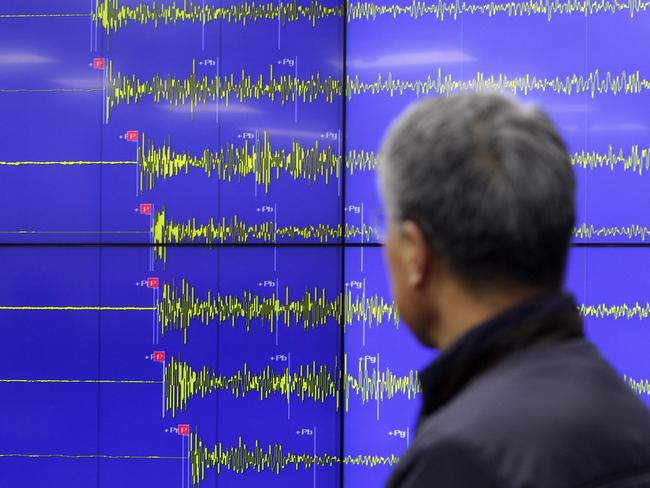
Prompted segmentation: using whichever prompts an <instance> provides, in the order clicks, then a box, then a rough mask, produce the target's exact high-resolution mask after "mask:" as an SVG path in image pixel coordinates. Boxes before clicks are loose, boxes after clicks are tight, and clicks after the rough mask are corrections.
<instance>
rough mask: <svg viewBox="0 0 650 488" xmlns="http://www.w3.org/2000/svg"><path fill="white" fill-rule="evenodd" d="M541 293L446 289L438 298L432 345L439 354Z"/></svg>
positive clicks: (456, 285) (518, 290)
mask: <svg viewBox="0 0 650 488" xmlns="http://www.w3.org/2000/svg"><path fill="white" fill-rule="evenodd" d="M543 291H544V290H540V289H538V288H520V289H517V290H512V291H508V292H485V293H482V294H480V295H479V294H477V293H471V292H468V291H467V290H466V289H465V288H463V287H462V286H460V285H459V284H457V283H454V284H450V285H449V286H446V287H445V288H444V290H442V292H441V293H440V294H439V295H438V297H437V299H438V300H439V301H438V303H439V304H440V308H439V311H440V312H439V316H438V324H437V327H435V328H434V329H433V332H432V334H434V335H435V337H432V339H433V341H432V342H433V343H434V344H435V345H436V348H437V349H439V350H441V351H442V350H445V349H447V348H448V347H449V346H450V345H451V344H453V343H454V342H455V341H456V340H457V339H459V338H460V337H462V336H463V335H465V334H466V333H467V332H469V331H471V330H472V329H475V328H476V327H478V326H480V325H481V324H483V323H484V322H487V321H488V320H490V319H491V318H493V317H496V316H497V315H499V314H501V313H503V312H505V311H506V310H508V309H509V308H512V307H514V306H515V305H517V304H519V303H521V302H524V301H526V300H528V299H530V298H532V297H534V296H536V295H539V294H541V293H543Z"/></svg>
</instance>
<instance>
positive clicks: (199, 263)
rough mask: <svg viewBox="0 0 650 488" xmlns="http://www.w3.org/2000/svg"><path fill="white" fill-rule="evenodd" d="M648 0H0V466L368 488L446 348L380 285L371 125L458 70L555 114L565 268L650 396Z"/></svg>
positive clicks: (39, 481)
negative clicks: (570, 180) (562, 165)
mask: <svg viewBox="0 0 650 488" xmlns="http://www.w3.org/2000/svg"><path fill="white" fill-rule="evenodd" d="M648 8H650V4H647V3H644V2H636V1H635V2H632V1H630V2H610V1H607V0H603V1H597V2H582V1H576V0H568V1H560V2H545V1H525V0H524V1H512V2H481V3H463V2H456V1H449V2H446V1H443V2H426V1H424V2H419V1H411V2H399V3H389V2H383V1H382V2H373V1H350V2H347V3H345V2H338V3H337V2H336V1H323V2H321V1H319V0H311V1H302V0H301V1H298V0H296V1H293V2H291V1H282V0H272V1H269V2H264V1H262V2H252V1H240V0H238V1H225V2H224V1H216V0H186V1H183V0H176V1H173V0H157V1H152V0H60V1H58V2H51V1H50V0H20V1H18V0H14V1H12V0H5V1H3V2H1V3H0V275H1V276H2V279H1V280H0V344H1V345H2V354H0V398H2V401H1V402H0V432H1V433H2V434H1V435H0V486H5V485H6V486H11V487H34V486H41V485H42V486H65V487H77V486H78V487H95V486H96V487H112V486H124V487H128V486H143V485H146V486H158V487H161V488H162V487H174V488H179V487H180V488H190V487H201V488H205V487H230V486H242V487H248V486H250V487H258V486H269V487H273V486H278V487H280V486H281V487H283V488H284V487H287V486H291V487H293V486H295V487H305V486H313V487H316V486H318V487H343V486H346V487H347V486H350V487H352V486H377V487H379V486H382V485H383V483H384V482H385V480H386V479H387V476H388V475H389V473H390V471H391V469H392V467H393V466H394V465H395V464H396V463H397V462H398V461H399V458H400V456H401V455H402V454H403V452H404V451H405V449H406V448H407V447H408V445H409V443H410V442H411V440H412V438H413V436H414V435H415V434H414V430H413V429H414V423H415V418H416V415H417V412H418V408H419V405H420V395H421V392H420V386H419V380H418V370H419V369H420V368H421V367H423V366H425V365H426V364H427V363H429V362H431V361H432V360H433V359H434V357H435V353H434V352H433V351H428V350H425V349H423V348H421V347H420V346H419V345H417V343H416V342H415V340H414V339H413V338H412V337H411V336H410V335H409V332H408V329H407V327H406V325H405V324H403V323H402V322H401V321H400V318H399V313H398V311H397V309H396V307H395V303H394V301H393V299H392V298H391V294H390V290H389V287H388V280H387V271H386V269H385V263H384V258H383V255H382V252H383V251H382V248H381V243H380V242H379V233H378V228H377V216H378V215H380V214H381V202H380V200H379V196H378V194H377V189H376V187H377V186H376V181H375V167H376V158H377V151H378V149H379V146H380V142H381V138H382V136H383V133H384V131H385V129H386V127H387V125H388V124H389V122H390V121H391V120H392V119H393V118H394V117H395V116H396V115H397V114H398V113H399V112H400V111H401V110H402V109H403V108H404V107H405V106H406V105H408V104H409V103H411V102H414V101H416V100H418V99H421V98H424V97H429V96H446V95H448V94H451V93H458V92H466V91H487V90H499V91H502V92H504V93H509V94H513V95H515V96H517V97H518V98H520V99H521V100H523V101H527V102H533V103H537V104H540V105H542V106H543V107H544V108H545V109H546V110H547V111H548V113H549V115H550V116H551V118H552V119H553V120H554V121H555V122H556V123H557V124H558V126H559V128H560V131H561V133H562V135H563V137H564V138H565V140H566V142H567V144H568V146H569V149H570V152H571V156H572V163H573V165H574V168H575V171H576V174H577V178H578V189H579V191H578V198H577V202H576V203H577V207H578V222H577V226H576V229H575V239H574V240H575V244H574V247H573V249H572V253H571V257H570V263H569V269H568V272H567V280H566V282H567V288H568V289H570V290H571V291H573V292H574V293H575V294H576V299H577V301H578V303H579V306H580V311H581V313H582V315H583V316H584V317H585V323H586V329H587V333H588V335H589V337H590V338H592V339H593V340H594V342H595V343H596V344H597V345H598V347H599V348H600V349H601V351H602V352H603V354H604V355H605V356H606V357H607V358H608V359H609V360H611V361H612V362H613V364H614V366H615V367H616V368H617V370H618V371H619V372H620V374H621V377H622V378H624V379H625V381H627V382H628V384H629V385H630V387H631V388H633V390H634V391H635V392H636V393H637V394H639V395H640V396H642V397H643V398H644V400H646V401H648V402H649V404H650V385H649V383H648V378H649V377H650V362H649V361H648V359H647V358H646V357H645V354H644V344H645V340H646V338H648V335H649V334H650V332H648V328H647V323H646V321H647V320H648V316H649V314H650V300H649V299H648V291H647V290H648V289H649V288H648V285H650V278H648V276H647V273H646V272H645V270H646V268H645V263H646V261H647V262H648V264H650V253H649V252H648V250H647V249H646V247H645V245H646V237H647V234H648V228H649V227H648V226H649V225H650V219H648V217H647V211H646V208H648V207H649V206H650V192H649V191H647V190H648V183H647V182H646V179H647V172H648V171H649V170H650V153H649V151H650V144H649V143H648V141H649V140H650V113H649V112H648V110H647V107H648V106H650V97H649V91H650V81H649V78H648V76H650V60H648V59H647V57H644V56H642V55H641V49H642V47H643V46H644V43H645V42H646V40H645V38H646V37H647V34H646V33H647V30H648V28H649V27H650V12H648ZM648 237H650V236H648Z"/></svg>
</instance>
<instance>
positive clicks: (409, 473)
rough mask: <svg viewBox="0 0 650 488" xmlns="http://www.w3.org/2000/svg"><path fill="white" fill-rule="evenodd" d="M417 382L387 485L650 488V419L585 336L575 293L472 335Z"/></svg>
mask: <svg viewBox="0 0 650 488" xmlns="http://www.w3.org/2000/svg"><path fill="white" fill-rule="evenodd" d="M648 361H649V363H650V358H649V360H648ZM421 381H422V390H423V407H422V412H421V415H420V419H419V422H418V429H417V434H416V436H415V440H414V442H413V444H412V445H411V447H410V448H409V450H408V451H407V453H406V454H405V455H404V456H403V458H402V460H401V461H400V463H399V464H398V465H397V467H396V468H395V470H394V472H393V474H392V476H391V478H390V480H389V482H388V487H390V488H397V487H399V488H415V487H435V488H448V487H453V488H470V487H471V488H483V487H490V488H491V487H501V488H508V487H517V488H524V487H540V488H541V487H551V488H563V487H594V488H595V487H608V488H637V487H650V413H649V412H648V411H647V409H646V407H645V405H644V404H643V403H642V402H641V400H639V399H638V398H637V397H636V396H635V395H634V394H633V393H632V391H631V390H630V389H629V388H628V387H627V385H626V384H625V383H624V381H623V379H622V377H621V375H620V374H618V373H616V372H615V371H614V370H613V369H612V368H611V367H610V366H609V365H608V364H607V363H606V362H605V360H604V359H603V358H602V357H601V356H600V354H599V353H598V351H597V350H596V349H595V347H594V346H593V345H591V344H590V343H589V342H588V341H587V340H585V338H584V337H583V333H582V322H581V319H580V317H579V315H578V312H577V308H576V304H575V302H574V300H573V298H572V297H571V296H569V295H563V294H562V295H561V294H558V295H549V296H545V297H541V298H537V299H535V300H531V301H528V302H526V303H523V304H521V305H518V306H517V307H514V308H513V309H511V310H509V311H508V312H506V313H504V314H502V315H500V316H499V317H496V318H495V319H493V320H490V321H489V322H487V323H485V324H483V325H482V326H479V327H478V328H476V329H474V330H472V331H471V332H469V333H468V334H466V335H465V336H463V337H462V338H460V339H459V340H458V341H457V342H456V343H455V344H453V345H452V346H451V347H450V348H449V349H448V350H446V351H445V352H444V353H442V354H441V355H440V357H439V358H438V359H437V360H436V361H435V362H434V363H433V364H432V365H430V366H429V367H428V368H427V369H426V370H425V371H423V373H422V375H421Z"/></svg>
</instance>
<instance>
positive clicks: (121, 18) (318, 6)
mask: <svg viewBox="0 0 650 488" xmlns="http://www.w3.org/2000/svg"><path fill="white" fill-rule="evenodd" d="M329 3H331V4H332V5H331V6H328V5H324V4H323V3H322V2H320V1H318V0H312V1H311V2H309V3H308V4H307V5H300V4H298V2H296V1H288V2H266V3H263V2H259V3H257V2H248V1H246V2H241V3H237V4H234V5H226V6H221V5H209V4H205V3H204V2H200V1H184V2H182V3H181V2H171V3H170V2H155V3H153V4H145V3H140V4H135V5H133V4H131V5H127V4H126V2H124V1H123V0H97V1H96V5H95V11H94V12H93V14H92V16H93V18H94V21H95V22H96V23H97V25H100V26H101V27H102V28H103V29H104V30H105V31H106V32H107V33H113V32H117V31H118V30H120V29H122V28H124V27H126V26H127V25H128V24H132V23H134V24H139V25H149V24H151V25H153V26H154V27H159V26H160V25H170V24H177V23H193V24H200V25H205V24H208V23H211V22H219V21H224V22H227V23H231V24H239V25H242V26H246V25H247V24H250V23H253V22H258V21H263V20H273V21H277V20H278V19H280V23H281V24H282V25H286V24H288V23H294V22H300V21H307V22H309V24H311V25H312V26H316V24H317V23H318V22H319V21H322V20H326V19H332V18H333V19H337V18H341V17H342V16H343V12H344V10H343V5H342V4H340V3H338V2H335V1H332V2H329ZM648 4H649V2H647V1H644V0H628V1H616V0H564V1H561V0H524V1H503V2H494V1H492V2H487V3H482V4H479V5H477V4H474V3H472V2H466V1H460V0H455V1H443V0H439V1H434V2H422V1H416V0H411V1H407V2H403V3H402V4H401V5H398V4H397V3H395V4H392V5H391V4H388V5H380V4H378V3H376V2H367V1H364V2H348V6H347V9H348V13H347V20H348V22H350V21H355V20H362V21H372V20H375V19H377V18H378V17H384V16H388V17H393V18H398V17H409V18H412V19H419V18H422V17H428V18H432V19H435V20H438V21H443V20H445V19H447V18H449V19H453V20H457V19H458V18H459V17H461V16H466V15H471V16H485V17H494V16H498V15H506V16H508V17H530V16H543V17H546V19H547V20H548V21H549V22H550V21H551V20H553V18H554V17H556V16H567V15H581V16H591V15H599V14H617V13H623V14H627V15H628V16H629V17H630V18H634V17H635V16H637V15H638V14H639V13H645V12H646V11H647V10H648ZM52 15H54V14H52ZM80 15H83V14H80ZM0 17H2V16H0Z"/></svg>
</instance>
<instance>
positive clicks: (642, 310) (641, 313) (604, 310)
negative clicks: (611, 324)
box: [578, 302, 650, 320]
mask: <svg viewBox="0 0 650 488" xmlns="http://www.w3.org/2000/svg"><path fill="white" fill-rule="evenodd" d="M578 308H579V311H580V315H582V316H583V317H585V318H590V317H593V318H599V319H602V318H608V319H614V320H618V319H647V318H648V316H650V303H649V302H646V303H645V304H641V303H639V302H635V303H634V304H633V305H631V304H627V303H623V304H619V305H607V304H598V305H584V304H583V305H580V307H578Z"/></svg>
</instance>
